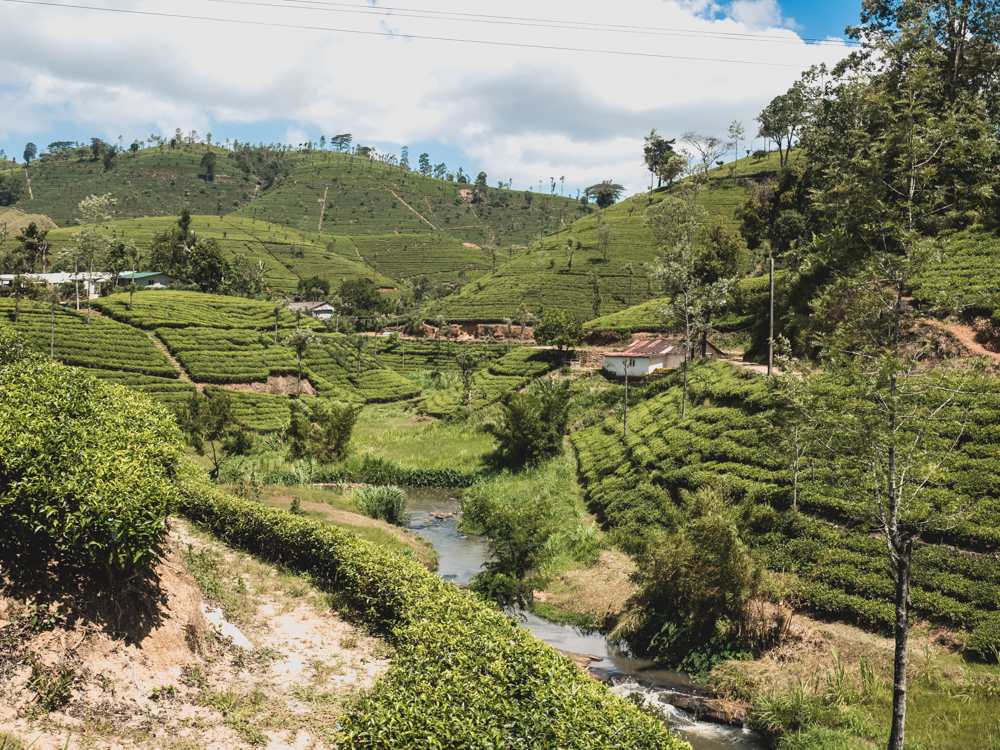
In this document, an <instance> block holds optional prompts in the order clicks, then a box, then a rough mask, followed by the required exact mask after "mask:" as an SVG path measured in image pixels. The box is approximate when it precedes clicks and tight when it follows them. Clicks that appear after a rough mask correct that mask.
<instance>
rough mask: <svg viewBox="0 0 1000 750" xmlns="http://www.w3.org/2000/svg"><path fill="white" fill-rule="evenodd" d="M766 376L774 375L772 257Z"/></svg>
mask: <svg viewBox="0 0 1000 750" xmlns="http://www.w3.org/2000/svg"><path fill="white" fill-rule="evenodd" d="M767 374H768V377H770V376H771V375H772V374H774V256H773V255H772V256H771V313H770V315H769V317H768V325H767Z"/></svg>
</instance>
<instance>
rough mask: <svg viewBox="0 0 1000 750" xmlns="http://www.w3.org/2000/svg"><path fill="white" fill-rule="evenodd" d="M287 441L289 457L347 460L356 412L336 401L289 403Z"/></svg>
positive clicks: (320, 400) (298, 401) (295, 401)
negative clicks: (289, 415) (308, 403)
mask: <svg viewBox="0 0 1000 750" xmlns="http://www.w3.org/2000/svg"><path fill="white" fill-rule="evenodd" d="M290 406H291V412H292V413H291V420H290V423H289V427H288V432H287V438H288V443H289V446H288V447H289V453H290V454H291V457H292V458H305V457H307V456H309V457H312V458H316V459H318V460H320V461H341V460H343V459H344V458H346V457H347V453H348V450H349V448H350V444H351V435H352V433H353V431H354V424H355V422H357V419H358V410H357V409H355V408H354V407H353V406H351V405H349V404H343V403H340V402H339V401H328V400H326V399H316V400H315V401H314V402H313V403H312V404H311V405H308V406H307V405H306V404H305V403H304V402H303V401H301V400H298V399H296V400H293V401H292V402H291V404H290Z"/></svg>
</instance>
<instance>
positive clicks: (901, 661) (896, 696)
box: [889, 539, 913, 750]
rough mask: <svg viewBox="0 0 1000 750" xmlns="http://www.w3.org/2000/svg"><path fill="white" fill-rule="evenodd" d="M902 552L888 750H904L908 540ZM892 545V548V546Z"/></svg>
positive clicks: (898, 559) (898, 553)
mask: <svg viewBox="0 0 1000 750" xmlns="http://www.w3.org/2000/svg"><path fill="white" fill-rule="evenodd" d="M899 544H900V546H901V547H902V549H898V548H897V551H896V566H895V567H896V570H895V573H896V624H895V627H894V629H895V636H896V648H895V654H894V657H893V662H892V667H893V673H894V682H893V686H892V730H891V732H890V734H889V750H903V733H904V730H905V725H906V663H907V653H906V648H907V643H908V641H909V637H910V623H909V619H908V615H909V606H910V556H911V554H912V551H913V547H912V543H911V542H910V540H908V539H907V540H905V541H902V542H900V543H899ZM894 546H895V545H894Z"/></svg>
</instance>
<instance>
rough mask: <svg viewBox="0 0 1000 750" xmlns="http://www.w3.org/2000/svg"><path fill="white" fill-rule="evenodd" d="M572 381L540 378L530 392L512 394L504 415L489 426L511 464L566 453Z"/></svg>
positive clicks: (503, 407) (503, 406)
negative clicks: (564, 441) (564, 442)
mask: <svg viewBox="0 0 1000 750" xmlns="http://www.w3.org/2000/svg"><path fill="white" fill-rule="evenodd" d="M569 401H570V390H569V381H567V380H563V381H553V380H544V381H536V383H535V384H534V385H532V387H531V389H529V391H528V392H526V393H511V394H508V395H507V396H506V397H505V398H504V399H503V401H502V402H501V410H500V416H499V417H498V418H497V419H496V420H495V421H492V422H488V423H487V425H486V427H485V429H486V431H487V432H489V433H490V434H491V435H493V436H494V437H495V438H496V439H497V453H498V455H499V456H500V458H501V459H502V460H503V461H504V463H507V464H508V465H510V466H515V467H520V466H525V465H529V464H537V463H540V462H541V461H544V460H546V459H548V458H551V457H552V456H558V455H560V454H561V453H562V442H563V436H564V435H565V434H566V430H567V428H568V427H569V406H570V404H569Z"/></svg>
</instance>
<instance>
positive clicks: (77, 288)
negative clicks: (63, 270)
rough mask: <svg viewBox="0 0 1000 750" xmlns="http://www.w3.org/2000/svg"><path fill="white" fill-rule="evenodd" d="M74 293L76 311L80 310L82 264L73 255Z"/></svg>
mask: <svg viewBox="0 0 1000 750" xmlns="http://www.w3.org/2000/svg"><path fill="white" fill-rule="evenodd" d="M73 293H74V295H75V296H76V311H77V312H80V266H79V264H78V263H77V258H76V256H75V255H74V256H73Z"/></svg>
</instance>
